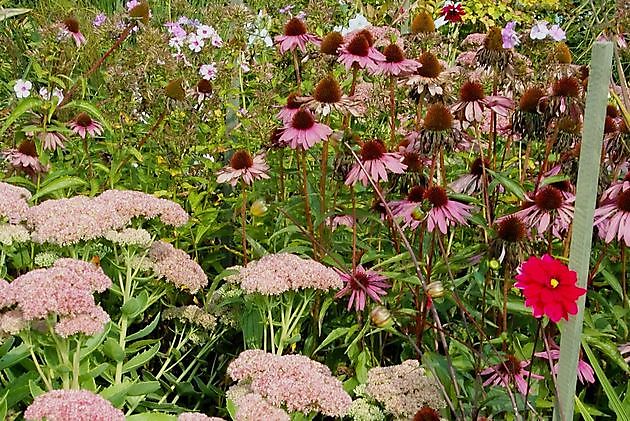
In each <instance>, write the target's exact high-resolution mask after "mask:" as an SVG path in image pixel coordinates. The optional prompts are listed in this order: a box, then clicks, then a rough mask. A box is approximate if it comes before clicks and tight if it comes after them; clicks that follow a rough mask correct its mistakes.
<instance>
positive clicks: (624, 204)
mask: <svg viewBox="0 0 630 421" xmlns="http://www.w3.org/2000/svg"><path fill="white" fill-rule="evenodd" d="M626 178H627V176H626ZM617 207H618V208H619V210H622V211H624V212H630V190H626V191H625V192H622V193H621V194H619V196H617Z"/></svg>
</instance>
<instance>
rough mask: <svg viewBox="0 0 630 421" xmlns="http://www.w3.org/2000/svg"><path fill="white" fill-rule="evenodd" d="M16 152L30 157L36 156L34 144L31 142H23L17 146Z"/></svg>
mask: <svg viewBox="0 0 630 421" xmlns="http://www.w3.org/2000/svg"><path fill="white" fill-rule="evenodd" d="M18 152H20V153H22V154H24V155H28V156H32V157H37V156H38V155H37V148H36V147H35V142H33V141H32V140H25V141H24V142H22V143H20V146H18Z"/></svg>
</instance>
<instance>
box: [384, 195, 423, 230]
mask: <svg viewBox="0 0 630 421" xmlns="http://www.w3.org/2000/svg"><path fill="white" fill-rule="evenodd" d="M424 192H425V189H424V187H422V186H414V187H412V188H411V189H410V190H409V193H407V197H406V198H405V199H403V200H395V201H393V202H390V203H388V205H389V207H390V209H391V210H392V214H393V215H394V217H400V218H402V222H403V224H402V226H401V227H402V228H403V229H404V228H407V227H409V228H411V229H416V228H417V227H418V225H420V223H421V222H422V219H423V218H422V210H421V209H420V207H421V206H422V201H423V200H424Z"/></svg>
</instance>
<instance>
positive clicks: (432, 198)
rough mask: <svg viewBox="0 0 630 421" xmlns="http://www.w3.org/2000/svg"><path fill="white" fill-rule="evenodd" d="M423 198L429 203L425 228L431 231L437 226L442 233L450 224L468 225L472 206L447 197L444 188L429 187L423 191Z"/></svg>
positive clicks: (444, 232)
mask: <svg viewBox="0 0 630 421" xmlns="http://www.w3.org/2000/svg"><path fill="white" fill-rule="evenodd" d="M424 198H425V199H426V200H427V201H428V202H429V203H430V204H431V210H429V212H428V214H427V230H428V231H429V232H433V230H434V229H435V227H438V229H439V230H440V232H441V233H442V234H446V230H447V229H448V227H449V226H450V225H455V224H457V223H460V224H464V225H468V223H467V222H466V220H467V219H468V218H470V211H471V209H472V206H470V205H466V204H464V203H461V202H458V201H456V200H451V199H449V197H448V195H447V194H446V190H444V189H443V188H442V187H439V186H432V187H429V188H428V189H427V190H426V191H425V192H424Z"/></svg>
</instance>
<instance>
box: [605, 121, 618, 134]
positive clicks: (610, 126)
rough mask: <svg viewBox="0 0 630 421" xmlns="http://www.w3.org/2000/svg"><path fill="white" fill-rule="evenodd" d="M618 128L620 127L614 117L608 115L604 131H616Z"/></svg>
mask: <svg viewBox="0 0 630 421" xmlns="http://www.w3.org/2000/svg"><path fill="white" fill-rule="evenodd" d="M617 130H619V127H618V126H617V122H616V121H615V119H614V118H612V117H606V119H605V120H604V133H606V134H609V133H615V132H616V131H617Z"/></svg>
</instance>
